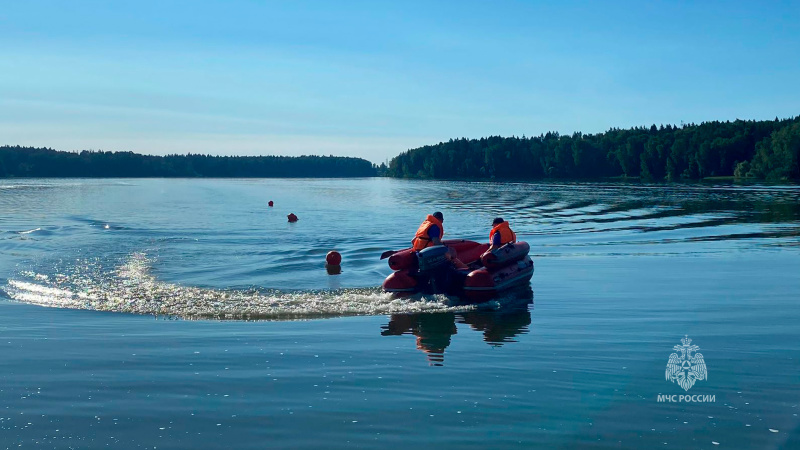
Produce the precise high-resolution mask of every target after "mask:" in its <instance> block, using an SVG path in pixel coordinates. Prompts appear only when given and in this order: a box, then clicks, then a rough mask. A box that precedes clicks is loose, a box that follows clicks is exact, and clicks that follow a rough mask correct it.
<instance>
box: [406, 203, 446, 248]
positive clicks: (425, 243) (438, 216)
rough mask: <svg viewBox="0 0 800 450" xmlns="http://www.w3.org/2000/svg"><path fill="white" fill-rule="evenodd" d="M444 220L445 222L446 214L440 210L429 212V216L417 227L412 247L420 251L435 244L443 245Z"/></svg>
mask: <svg viewBox="0 0 800 450" xmlns="http://www.w3.org/2000/svg"><path fill="white" fill-rule="evenodd" d="M442 222H444V215H443V214H442V213H440V212H439V211H436V212H435V213H433V214H428V217H426V218H425V221H424V222H422V225H420V226H419V229H417V233H416V234H415V235H414V239H412V240H411V246H412V248H413V249H414V250H415V251H420V250H422V249H424V248H427V247H431V246H434V245H442V236H443V235H444V225H443V224H442Z"/></svg>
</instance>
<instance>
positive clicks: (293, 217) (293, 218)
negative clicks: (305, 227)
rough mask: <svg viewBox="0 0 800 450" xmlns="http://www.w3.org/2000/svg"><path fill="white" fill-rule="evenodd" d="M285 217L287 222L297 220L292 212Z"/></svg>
mask: <svg viewBox="0 0 800 450" xmlns="http://www.w3.org/2000/svg"><path fill="white" fill-rule="evenodd" d="M286 217H287V218H288V219H289V222H297V216H295V215H294V213H289V215H288V216H286Z"/></svg>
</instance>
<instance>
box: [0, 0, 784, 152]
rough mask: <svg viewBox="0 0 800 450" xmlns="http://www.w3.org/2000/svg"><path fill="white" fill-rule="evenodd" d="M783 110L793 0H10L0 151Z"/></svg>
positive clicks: (508, 129) (324, 146) (435, 138)
mask: <svg viewBox="0 0 800 450" xmlns="http://www.w3.org/2000/svg"><path fill="white" fill-rule="evenodd" d="M799 114H800V2H798V1H787V2H770V1H765V2H756V1H747V2H738V1H725V2H716V1H693V2H682V1H664V2H651V1H646V2H645V1H632V2H621V1H615V2H601V1H587V2H572V1H548V2H536V1H516V2H514V1H491V2H490V1H474V2H473V1H466V0H461V1H452V2H450V1H440V2H436V1H423V2H412V1H406V0H403V1H390V2H379V1H365V2H357V1H338V2H335V1H326V2H311V1H286V2H277V1H276V2H272V1H250V0H248V1H244V0H227V1H219V2H216V1H202V0H193V1H170V0H161V1H144V0H142V1H112V2H109V1H85V0H70V1H60V0H59V1H36V0H24V1H8V2H4V3H3V6H2V8H0V145H2V144H11V145H16V144H19V145H32V146H49V147H53V148H56V149H59V150H81V149H103V150H129V151H135V152H139V153H152V154H166V153H187V152H193V153H211V154H237V155H245V154H247V155H253V154H284V155H298V154H334V155H350V156H360V157H364V158H367V159H369V160H371V161H374V162H381V161H384V160H386V159H388V158H391V157H392V156H394V155H396V154H398V153H400V152H402V151H405V150H407V149H409V148H414V147H418V146H422V145H426V144H434V143H437V142H439V141H446V140H448V139H450V138H457V137H470V138H476V137H482V136H488V135H503V136H510V135H517V136H521V135H523V134H524V135H528V136H530V135H539V134H541V133H545V132H547V131H551V130H552V131H558V132H561V133H572V132H574V131H583V132H588V133H596V132H601V131H605V130H607V129H608V128H610V127H619V128H627V127H631V126H637V125H650V124H652V123H656V124H662V123H663V124H667V123H674V124H679V123H680V122H681V121H684V122H701V121H704V120H733V119H736V118H742V119H771V118H774V117H776V116H778V117H782V118H783V117H790V116H796V115H799Z"/></svg>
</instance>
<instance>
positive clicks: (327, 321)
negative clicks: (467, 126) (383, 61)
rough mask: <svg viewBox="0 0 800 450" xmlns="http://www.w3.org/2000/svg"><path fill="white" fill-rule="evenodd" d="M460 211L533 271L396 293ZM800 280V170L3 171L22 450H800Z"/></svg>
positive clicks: (8, 334) (6, 275)
mask: <svg viewBox="0 0 800 450" xmlns="http://www.w3.org/2000/svg"><path fill="white" fill-rule="evenodd" d="M269 200H273V201H274V202H275V207H274V208H268V207H267V202H268V201H269ZM434 210H441V211H443V212H444V214H445V226H446V230H447V234H448V236H449V237H451V238H455V237H463V238H467V239H475V240H487V239H488V231H489V228H490V225H489V224H490V223H491V219H492V218H494V217H495V216H498V215H500V216H503V217H504V218H505V219H506V220H508V221H510V222H511V224H512V226H513V228H514V229H515V231H516V232H517V234H518V236H519V237H520V238H521V239H523V240H526V241H528V242H529V243H530V244H531V253H532V257H533V259H534V261H535V264H536V273H535V274H534V277H533V280H532V282H531V286H530V288H529V289H522V290H520V291H517V292H513V293H509V294H508V295H505V296H504V297H502V298H499V299H498V300H497V301H493V302H490V303H488V304H485V305H481V306H480V307H474V306H471V307H470V306H463V305H459V304H458V303H457V302H454V301H453V300H452V299H448V298H446V297H430V298H413V299H393V298H391V297H389V296H387V295H385V294H383V293H381V292H380V289H379V288H378V287H379V286H380V284H381V282H382V281H383V279H384V278H385V277H386V276H387V275H388V274H389V273H390V269H389V268H388V266H387V265H386V261H385V260H384V261H380V260H378V257H379V255H380V253H381V252H383V251H384V250H390V249H400V248H404V247H407V246H408V243H409V239H410V237H411V236H412V235H413V232H414V231H415V230H416V228H417V226H418V225H419V222H420V221H421V220H422V218H423V217H424V215H425V214H427V213H430V212H432V211H434ZM290 212H294V213H295V214H297V215H298V216H299V217H300V220H299V222H297V223H294V224H289V223H287V221H286V215H287V214H288V213H290ZM329 250H338V251H339V252H341V253H342V255H343V260H344V262H343V265H342V273H341V274H339V275H334V276H331V275H328V274H327V272H326V270H325V267H324V255H325V254H326V253H327V252H328V251H329ZM798 293H800V187H798V186H758V185H755V186H729V185H713V186H712V185H705V186H699V185H638V184H635V185H631V184H623V183H574V184H555V183H541V184H513V183H459V182H421V181H398V180H387V179H356V180H296V179H294V180H161V179H153V180H61V179H58V180H35V179H31V180H0V358H1V359H2V366H1V368H0V448H19V447H20V446H21V447H23V448H27V447H36V448H39V447H41V448H230V447H234V448H318V447H321V446H325V447H327V448H353V447H360V448H400V447H403V448H409V447H410V448H413V447H420V448H428V447H431V446H434V445H435V446H437V447H439V448H481V449H484V448H531V447H536V446H538V447H542V448H575V447H579V448H598V449H599V448H656V447H657V448H675V449H683V448H757V449H764V448H766V449H771V448H774V449H785V448H800V420H799V419H798V413H800V407H798V404H800V326H798V323H800V306H799V305H798ZM184 319H192V320H184ZM220 319H226V320H220ZM230 319H232V320H230ZM686 335H688V337H689V338H691V339H692V340H693V341H692V343H693V344H696V345H698V346H699V347H700V350H699V351H700V352H701V353H702V355H703V357H704V360H705V363H706V365H707V368H708V379H707V380H701V381H697V382H696V384H695V385H694V386H693V387H692V388H691V389H690V390H689V391H684V390H683V389H682V388H681V387H680V386H678V385H677V384H675V383H672V382H670V381H666V379H665V369H666V364H667V361H668V359H669V356H670V354H671V353H673V352H674V351H675V350H673V347H674V346H675V345H679V344H680V340H681V338H683V337H684V336H686ZM659 394H666V395H672V394H676V395H681V394H684V395H687V394H689V395H691V394H696V395H704V396H714V400H715V401H714V402H704V403H687V402H681V403H659V402H658V401H657V397H658V395H659Z"/></svg>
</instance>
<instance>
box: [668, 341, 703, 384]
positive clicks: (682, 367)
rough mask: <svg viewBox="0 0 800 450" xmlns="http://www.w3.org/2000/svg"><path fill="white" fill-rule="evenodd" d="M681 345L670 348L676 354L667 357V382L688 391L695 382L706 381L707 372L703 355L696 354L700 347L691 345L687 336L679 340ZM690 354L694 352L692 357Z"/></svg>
mask: <svg viewBox="0 0 800 450" xmlns="http://www.w3.org/2000/svg"><path fill="white" fill-rule="evenodd" d="M681 343H682V344H683V345H676V346H675V347H672V348H673V349H674V350H675V351H676V352H680V356H679V355H678V353H673V354H671V355H669V361H668V362H667V381H672V382H673V383H674V382H676V381H677V382H678V385H679V386H680V387H682V388H683V390H684V391H688V390H689V389H691V388H692V386H694V383H695V381H700V380H707V379H708V370H707V369H706V362H705V360H703V355H702V354H701V353H697V350H700V347H698V346H696V345H691V344H692V340H691V339H689V336H686V337H684V338H683V339H681ZM692 352H695V354H694V356H692Z"/></svg>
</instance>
